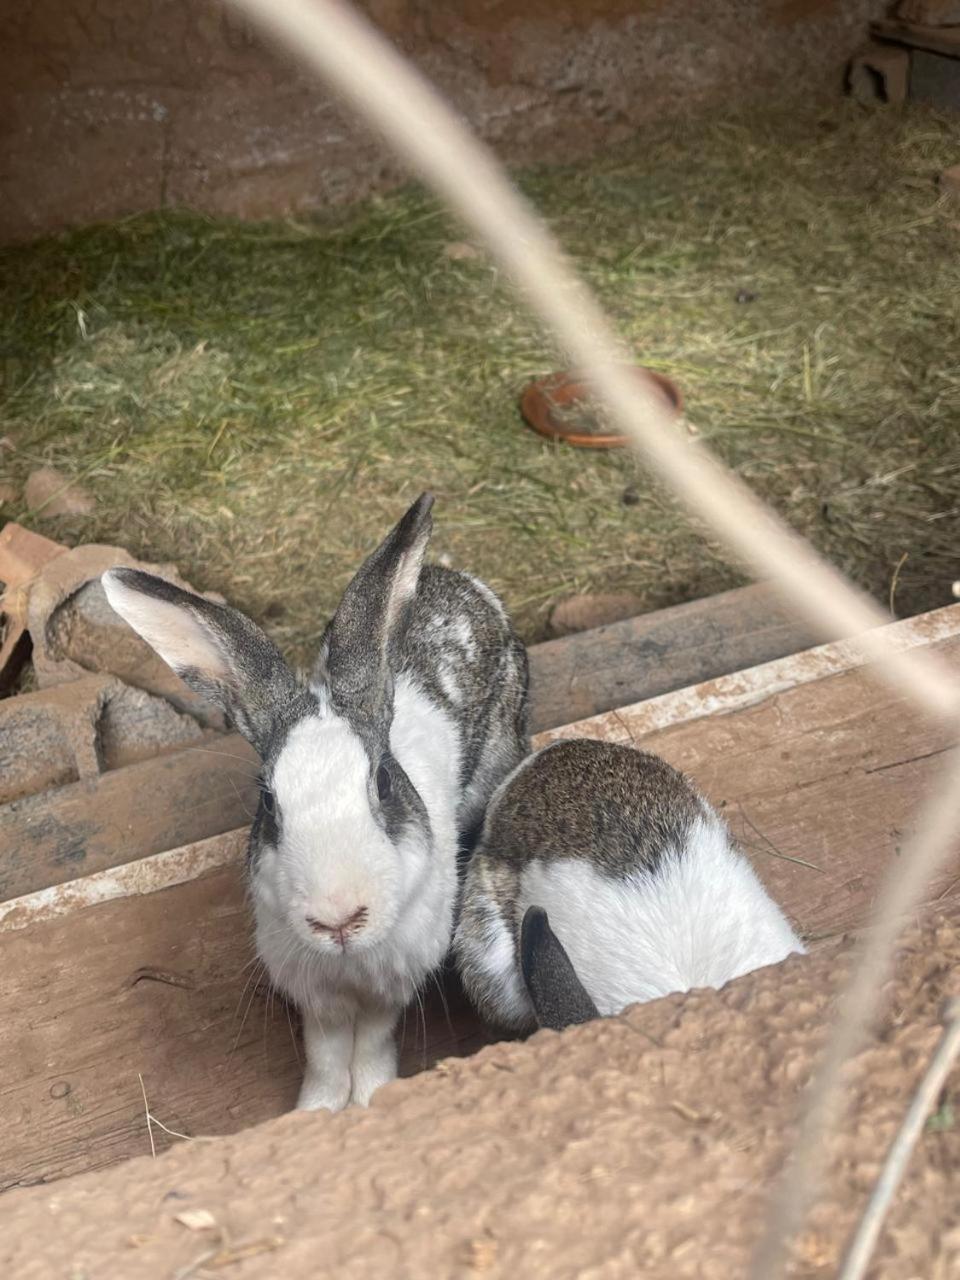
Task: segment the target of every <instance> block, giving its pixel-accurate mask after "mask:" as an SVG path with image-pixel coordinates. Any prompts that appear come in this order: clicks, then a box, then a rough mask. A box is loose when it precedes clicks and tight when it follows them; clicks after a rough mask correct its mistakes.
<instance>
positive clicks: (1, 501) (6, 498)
mask: <svg viewBox="0 0 960 1280" xmlns="http://www.w3.org/2000/svg"><path fill="white" fill-rule="evenodd" d="M19 497H20V494H19V492H18V491H17V489H16V486H15V485H12V484H6V483H4V484H0V507H2V506H4V505H5V504H7V503H13V502H16V500H17V498H19Z"/></svg>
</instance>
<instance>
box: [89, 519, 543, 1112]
mask: <svg viewBox="0 0 960 1280" xmlns="http://www.w3.org/2000/svg"><path fill="white" fill-rule="evenodd" d="M432 506H433V498H432V496H431V495H430V494H423V495H422V496H421V497H420V498H419V499H418V500H417V501H416V502H415V503H414V504H413V506H412V507H411V508H410V509H409V510H408V511H407V513H406V514H405V515H404V516H403V518H402V519H401V520H400V522H399V524H397V525H396V527H395V528H394V529H393V530H392V531H391V532H390V534H389V535H388V536H387V537H386V539H385V540H384V541H383V542H382V543H381V545H380V546H379V547H378V548H377V549H376V551H374V552H373V554H372V555H370V557H369V558H368V559H367V560H366V561H365V562H364V563H363V564H362V566H361V567H360V569H359V570H358V572H357V573H356V575H355V577H354V578H353V580H352V581H351V582H350V584H349V585H348V587H347V589H346V591H345V592H344V595H343V598H342V599H341V601H340V604H339V606H338V607H337V610H336V613H335V614H334V616H333V618H332V620H331V621H330V623H329V624H328V626H327V628H326V630H325V632H324V634H323V636H322V639H321V644H320V653H319V658H318V660H317V663H316V667H315V669H314V671H313V674H312V676H311V678H310V679H309V680H308V681H304V680H301V679H298V678H297V677H296V676H295V675H294V674H293V672H292V671H291V670H290V668H289V667H288V666H287V665H286V663H285V662H284V660H283V658H282V657H281V656H280V653H279V651H278V650H277V648H276V647H275V646H274V644H273V643H272V641H270V640H269V639H268V638H267V637H266V636H265V635H264V634H263V632H262V631H260V629H259V628H258V627H257V626H256V625H255V624H254V623H253V622H251V621H250V620H249V619H248V618H246V617H244V615H243V614H241V613H238V612H236V611H235V610H233V609H231V608H228V607H226V606H224V605H219V604H214V603H211V602H209V601H207V600H204V599H201V598H200V597H199V596H195V595H192V594H190V593H188V592H186V591H182V590H180V589H179V588H177V587H174V586H172V585H171V584H170V583H168V582H165V581H164V580H163V579H161V578H157V577H154V576H152V575H149V574H146V573H142V572H139V571H136V570H132V569H111V570H109V571H108V572H107V573H106V574H104V576H103V586H104V590H105V592H106V595H107V598H108V600H109V602H110V604H111V606H112V607H113V609H114V610H115V611H116V612H117V613H118V614H119V615H120V616H121V617H122V618H124V619H125V620H126V621H127V622H128V623H129V624H130V626H131V627H133V629H134V630H135V631H137V632H138V633H139V634H140V635H141V636H142V637H143V639H144V640H146V641H147V642H148V643H149V644H150V645H152V646H153V648H154V649H155V650H156V651H157V653H159V654H160V656H161V657H162V658H164V659H165V660H166V662H167V663H169V665H170V666H171V667H172V668H173V669H174V671H176V672H177V673H178V675H180V676H181V677H182V678H183V680H184V681H185V682H186V684H187V685H188V686H190V688H192V689H194V690H195V691H198V692H200V693H202V694H203V695H205V697H206V698H208V699H209V700H210V701H211V702H213V703H214V704H216V705H217V706H219V707H220V709H221V710H222V711H223V712H224V713H225V715H226V717H227V719H228V721H229V722H230V723H231V724H232V725H233V726H234V727H235V728H236V729H237V730H238V731H239V732H240V733H241V734H243V735H244V737H246V738H247V739H248V740H249V741H250V743H251V744H252V745H253V746H254V748H255V749H256V750H257V752H258V753H259V756H260V759H261V761H262V776H261V794H260V800H259V804H258V808H257V812H256V816H255V818H254V821H253V826H252V829H251V833H250V844H249V857H248V867H249V875H250V883H251V889H252V899H253V905H254V914H255V919H256V943H257V949H258V952H259V955H260V957H261V959H262V960H263V961H264V963H265V966H266V969H267V971H268V973H269V976H270V978H271V980H272V982H273V983H274V985H275V986H276V988H278V989H279V990H280V991H281V992H283V993H284V994H285V995H286V996H287V997H288V998H290V999H291V1000H292V1001H293V1002H294V1003H295V1004H296V1005H297V1006H299V1008H300V1010H301V1012H302V1014H303V1031H304V1045H305V1050H306V1067H305V1073H304V1079H303V1085H302V1088H301V1090H300V1095H299V1099H298V1104H297V1105H298V1107H299V1108H300V1109H304V1110H316V1109H321V1108H325V1109H328V1110H330V1111H338V1110H340V1109H342V1108H343V1107H345V1106H346V1105H348V1103H356V1104H359V1105H366V1104H367V1103H368V1102H369V1100H370V1098H371V1096H372V1095H373V1093H374V1092H375V1090H376V1089H378V1088H379V1087H380V1086H381V1085H383V1084H386V1083H387V1082H388V1081H390V1080H392V1079H393V1078H394V1077H395V1076H396V1074H397V1046H396V1036H395V1032H396V1026H397V1022H398V1019H399V1016H400V1013H401V1011H402V1010H403V1008H404V1007H405V1006H406V1005H407V1004H408V1003H409V1001H410V1000H411V999H413V997H414V996H415V995H416V994H417V992H418V990H419V988H420V987H421V985H422V984H423V983H424V981H425V980H426V978H427V977H428V976H429V975H430V974H431V973H433V972H434V971H435V970H436V969H437V968H438V967H439V966H440V964H441V963H442V962H443V961H444V959H445V957H446V955H447V953H448V951H449V945H450V940H451V936H452V931H453V923H454V910H455V902H456V898H457V894H458V887H459V880H458V864H459V857H460V852H461V849H462V846H463V843H464V841H465V840H467V839H469V833H470V832H471V831H479V827H480V824H481V820H482V817H483V813H484V810H485V807H486V805H487V802H488V800H489V798H490V796H491V794H492V793H493V791H494V789H495V788H496V786H497V785H498V784H499V783H500V781H501V780H502V779H503V778H504V777H506V776H507V774H508V773H509V772H510V771H511V770H512V769H513V767H514V766H515V765H516V764H517V762H518V761H519V760H520V759H521V758H522V757H523V756H524V754H525V753H526V752H527V750H528V749H529V748H528V743H527V723H526V722H527V683H528V667H527V655H526V650H525V649H524V647H523V645H522V644H521V642H520V641H519V639H518V638H517V636H516V634H515V632H514V630H513V627H512V626H511V624H510V621H509V619H508V617H507V614H506V611H505V609H504V607H503V605H502V604H501V602H500V600H499V599H498V598H497V596H496V595H495V594H494V593H493V591H491V590H490V588H489V587H487V586H486V585H485V584H484V583H482V582H480V581H479V580H477V579H476V578H473V577H470V576H468V575H467V574H465V573H460V572H457V571H454V570H452V569H448V568H443V567H441V566H439V565H424V564H423V559H424V553H425V551H426V548H427V543H428V541H429V538H430V533H431V526H432V517H431V508H432Z"/></svg>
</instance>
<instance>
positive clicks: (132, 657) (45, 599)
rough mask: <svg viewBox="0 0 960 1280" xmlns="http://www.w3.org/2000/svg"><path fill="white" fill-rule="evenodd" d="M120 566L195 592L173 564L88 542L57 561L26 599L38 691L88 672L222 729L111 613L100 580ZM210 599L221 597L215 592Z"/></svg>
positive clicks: (215, 714) (206, 708)
mask: <svg viewBox="0 0 960 1280" xmlns="http://www.w3.org/2000/svg"><path fill="white" fill-rule="evenodd" d="M118 565H122V566H126V567H128V568H133V569H144V570H146V571H147V572H148V573H155V574H158V575H159V576H160V577H162V578H166V579H167V580H168V581H170V582H174V583H176V585H177V586H180V587H183V588H184V589H185V590H187V591H193V590H194V588H193V587H191V586H190V584H189V583H187V582H185V581H184V580H183V578H181V576H180V575H179V573H178V572H177V570H176V567H175V566H174V565H171V564H160V565H157V564H146V563H143V562H141V561H138V560H135V559H134V558H133V556H131V555H130V553H129V552H128V551H125V550H124V549H123V548H122V547H111V546H101V545H97V544H91V545H86V546H80V547H75V548H73V550H70V551H67V552H65V553H64V554H63V555H60V556H58V557H57V558H56V559H55V560H52V561H51V562H50V563H49V564H48V565H47V566H46V568H45V569H44V570H43V572H42V573H41V574H39V576H38V577H37V578H36V579H35V580H34V581H33V583H32V584H31V585H30V590H29V599H28V602H27V618H26V622H27V628H28V630H29V632H30V636H31V638H32V640H33V666H34V670H35V672H36V676H37V684H38V685H39V686H40V688H42V689H43V688H48V687H50V686H51V685H55V684H62V683H64V681H67V680H77V679H80V678H82V677H83V676H87V675H91V674H102V675H115V676H118V677H119V678H120V679H121V680H124V681H125V682H126V683H127V684H129V685H133V686H134V687H135V688H138V689H143V690H145V691H146V692H147V693H152V694H155V695H157V696H158V697H161V698H166V699H167V701H168V702H171V703H172V704H173V706H174V707H176V708H177V709H178V710H180V711H186V712H188V713H189V714H190V715H192V716H194V717H195V718H196V719H197V720H199V721H200V723H202V724H204V725H206V726H208V727H210V728H217V729H219V728H222V727H223V717H222V716H221V714H220V713H219V712H218V711H214V710H213V709H212V708H211V707H209V706H208V705H207V704H206V703H205V702H204V701H203V699H202V698H199V697H198V696H197V695H196V694H194V693H192V692H191V691H190V690H189V689H188V688H187V686H186V685H185V684H184V683H183V681H182V680H181V679H180V678H179V676H176V675H174V673H173V671H171V669H170V668H169V667H168V666H167V664H166V663H165V662H164V661H163V660H162V659H161V658H160V657H158V656H157V654H156V653H154V651H153V650H152V649H151V648H150V646H149V645H148V644H147V643H146V642H145V641H143V640H141V639H140V637H139V636H138V635H137V634H136V632H134V631H133V630H132V629H131V628H130V627H128V626H127V624H126V623H125V622H124V621H123V619H122V618H120V617H118V616H117V614H115V613H114V612H113V610H112V609H111V608H110V606H109V604H108V603H107V598H106V595H105V594H104V591H103V587H102V586H101V585H100V575H101V574H102V573H104V572H105V571H106V570H107V569H112V568H114V567H116V566H118ZM207 598H208V599H211V600H216V601H218V602H220V601H221V600H222V597H220V596H216V595H214V594H213V593H210V594H209V595H208V596H207Z"/></svg>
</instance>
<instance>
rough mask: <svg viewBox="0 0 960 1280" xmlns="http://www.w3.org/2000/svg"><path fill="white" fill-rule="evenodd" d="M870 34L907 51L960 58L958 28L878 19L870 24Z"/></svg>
mask: <svg viewBox="0 0 960 1280" xmlns="http://www.w3.org/2000/svg"><path fill="white" fill-rule="evenodd" d="M870 34H871V35H872V36H874V37H875V38H876V39H877V40H889V41H890V42H891V43H893V44H900V45H906V46H907V48H908V49H927V50H928V51H929V52H930V53H942V54H943V55H944V56H945V57H948V58H960V27H924V26H921V25H920V24H919V23H916V22H901V21H900V19H899V18H878V19H877V20H876V22H871V23H870Z"/></svg>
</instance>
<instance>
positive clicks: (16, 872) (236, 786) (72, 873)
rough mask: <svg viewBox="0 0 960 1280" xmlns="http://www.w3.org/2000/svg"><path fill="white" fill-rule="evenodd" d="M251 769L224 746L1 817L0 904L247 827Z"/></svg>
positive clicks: (86, 784) (234, 748) (242, 755)
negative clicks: (153, 854)
mask: <svg viewBox="0 0 960 1280" xmlns="http://www.w3.org/2000/svg"><path fill="white" fill-rule="evenodd" d="M257 767H258V765H257V757H256V755H255V753H254V752H253V750H252V748H251V747H249V746H248V745H247V743H245V742H244V741H243V739H242V738H239V737H235V736H230V737H226V736H225V737H223V738H222V739H221V738H217V739H214V740H213V741H212V742H210V743H207V744H205V745H204V746H202V747H201V746H198V747H190V748H187V749H186V750H183V751H175V752H172V753H170V754H168V755H162V756H156V757H154V758H153V759H151V760H144V761H142V762H140V763H138V764H132V765H128V766H126V767H125V768H123V769H114V770H111V771H110V772H109V773H105V774H102V775H100V776H99V777H96V778H83V779H81V780H80V781H79V782H74V783H71V784H70V785H69V786H65V787H58V788H57V789H56V790H54V791H44V792H42V793H40V794H39V795H35V796H27V797H25V798H24V799H22V800H15V801H13V802H11V803H10V804H7V805H4V806H2V807H0V901H3V900H6V899H10V898H17V897H20V896H22V895H23V894H27V893H30V892H32V891H33V890H36V889H42V888H46V887H47V886H49V885H56V884H61V883H63V882H65V881H68V880H73V879H74V878H75V877H77V876H78V875H83V874H84V873H89V872H97V871H101V870H103V869H104V868H107V867H115V866H117V865H118V864H120V863H123V862H129V861H131V860H132V859H135V858H140V857H144V856H146V855H147V854H151V853H159V852H160V851H161V850H164V849H172V848H176V847H177V846H179V845H184V844H190V843H191V842H192V841H195V840H199V839H202V838H203V837H204V836H210V835H215V834H217V833H218V832H221V831H229V830H231V829H233V828H236V827H240V826H242V825H244V824H245V823H246V824H249V822H250V820H251V818H252V815H253V813H254V810H255V807H256V797H257V788H256V781H255V779H256V771H257Z"/></svg>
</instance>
